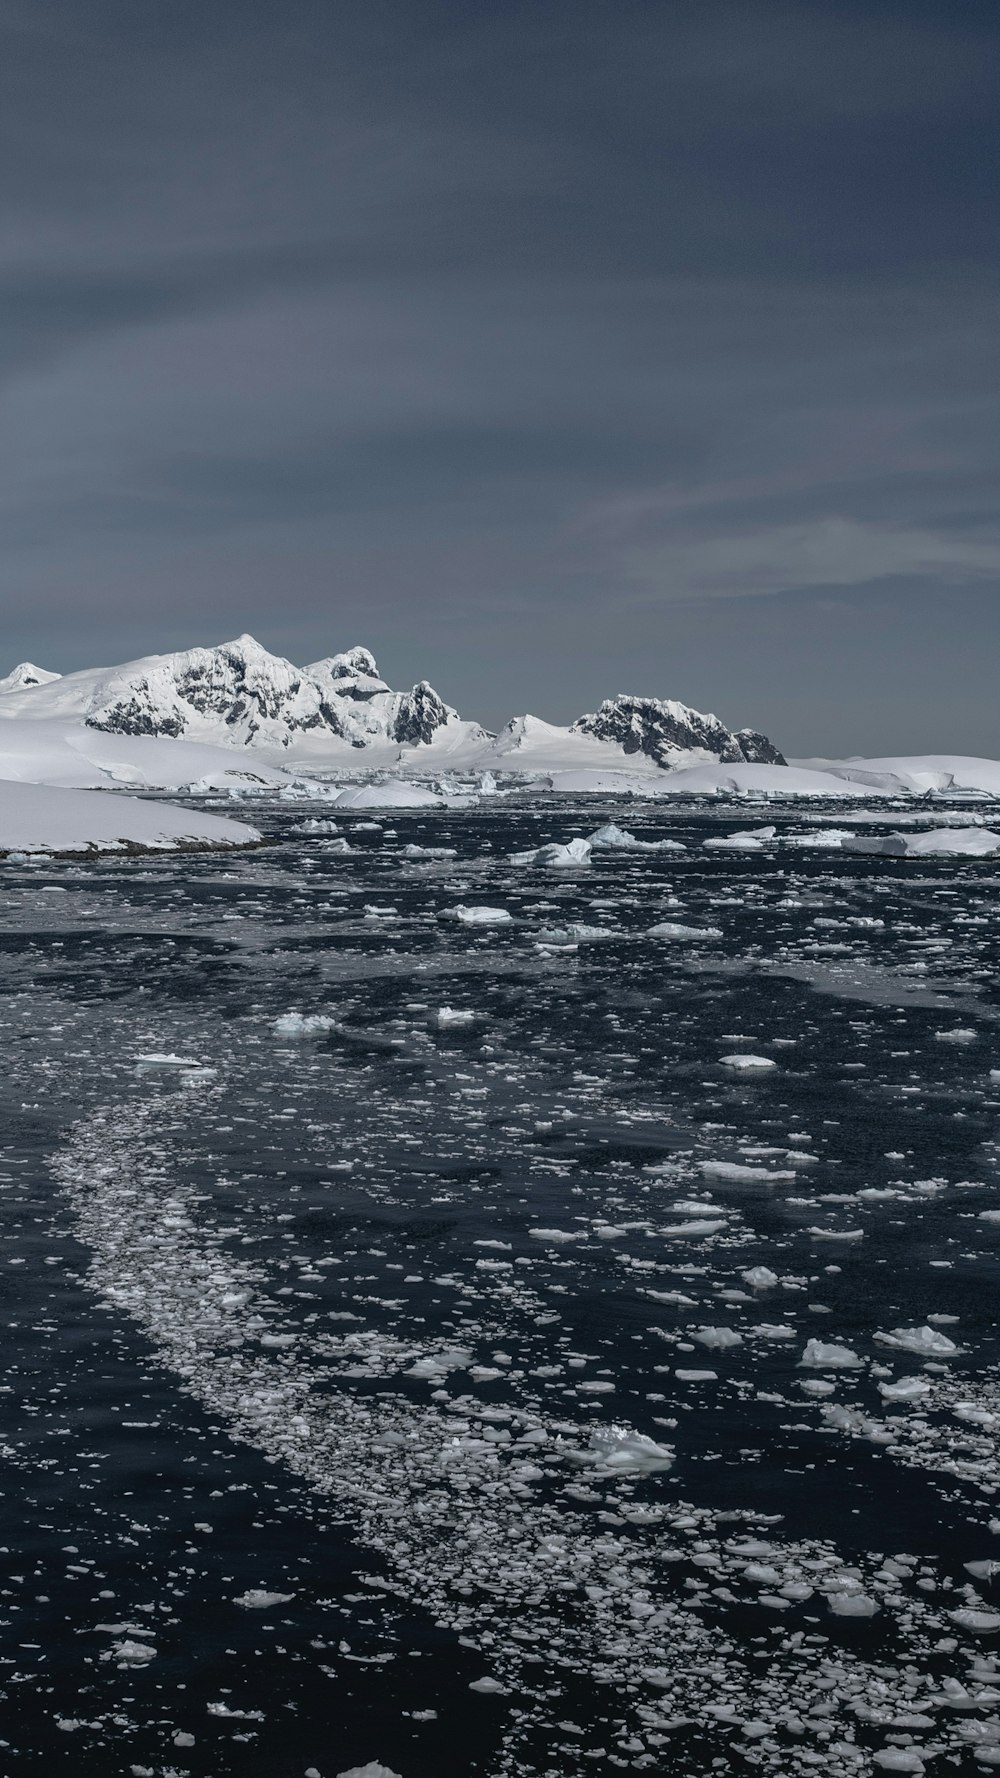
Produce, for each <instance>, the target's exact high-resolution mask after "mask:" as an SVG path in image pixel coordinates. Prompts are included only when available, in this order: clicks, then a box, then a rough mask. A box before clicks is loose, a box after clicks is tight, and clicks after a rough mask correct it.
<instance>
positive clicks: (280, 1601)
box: [233, 1587, 295, 1611]
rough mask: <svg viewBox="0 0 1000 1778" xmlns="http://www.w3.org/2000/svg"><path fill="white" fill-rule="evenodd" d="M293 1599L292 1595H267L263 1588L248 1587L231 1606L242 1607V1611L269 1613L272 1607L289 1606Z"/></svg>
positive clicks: (293, 1595)
mask: <svg viewBox="0 0 1000 1778" xmlns="http://www.w3.org/2000/svg"><path fill="white" fill-rule="evenodd" d="M294 1598H295V1594H294V1593H268V1592H267V1591H266V1590H265V1589H264V1588H263V1587H248V1588H247V1590H246V1592H245V1593H241V1594H240V1595H239V1598H237V1599H234V1600H233V1604H234V1605H242V1607H243V1609H244V1611H270V1609H271V1607H272V1605H290V1604H291V1602H292V1600H293V1599H294Z"/></svg>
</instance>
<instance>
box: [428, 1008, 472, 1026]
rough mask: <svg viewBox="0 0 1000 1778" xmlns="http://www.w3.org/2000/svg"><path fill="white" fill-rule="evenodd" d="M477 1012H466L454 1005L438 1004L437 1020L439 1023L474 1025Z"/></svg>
mask: <svg viewBox="0 0 1000 1778" xmlns="http://www.w3.org/2000/svg"><path fill="white" fill-rule="evenodd" d="M477 1017H478V1014H476V1013H474V1012H467V1011H464V1010H461V1009H459V1008H457V1007H454V1006H439V1007H438V1010H437V1022H438V1024H439V1025H474V1024H475V1022H476V1019H477Z"/></svg>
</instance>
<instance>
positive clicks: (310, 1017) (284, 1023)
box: [274, 1012, 339, 1038]
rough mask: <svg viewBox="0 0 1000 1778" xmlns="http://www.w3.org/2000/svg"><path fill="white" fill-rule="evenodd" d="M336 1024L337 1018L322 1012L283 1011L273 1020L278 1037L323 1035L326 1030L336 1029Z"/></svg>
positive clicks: (337, 1024)
mask: <svg viewBox="0 0 1000 1778" xmlns="http://www.w3.org/2000/svg"><path fill="white" fill-rule="evenodd" d="M338 1026H339V1020H337V1019H333V1018H330V1017H329V1015H328V1014H327V1013H322V1012H283V1013H282V1014H281V1016H280V1018H277V1019H275V1021H274V1029H275V1032H276V1034H277V1035H278V1036H279V1037H295V1038H309V1037H325V1036H326V1034H327V1032H328V1031H336V1030H337V1029H338Z"/></svg>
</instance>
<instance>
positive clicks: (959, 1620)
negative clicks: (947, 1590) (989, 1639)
mask: <svg viewBox="0 0 1000 1778" xmlns="http://www.w3.org/2000/svg"><path fill="white" fill-rule="evenodd" d="M948 1616H949V1617H950V1618H951V1621H952V1623H953V1624H958V1626H959V1628H960V1629H962V1630H974V1631H976V1632H978V1633H981V1634H983V1635H989V1634H991V1633H992V1632H993V1631H994V1630H1000V1612H996V1611H976V1610H975V1608H974V1607H972V1606H968V1605H963V1606H960V1607H959V1609H958V1610H957V1611H949V1613H948Z"/></svg>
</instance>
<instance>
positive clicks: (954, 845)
mask: <svg viewBox="0 0 1000 1778" xmlns="http://www.w3.org/2000/svg"><path fill="white" fill-rule="evenodd" d="M843 849H844V851H845V852H879V853H881V854H882V855H883V857H886V858H936V857H947V858H963V857H964V858H991V857H992V856H993V854H994V853H996V852H1000V833H991V832H990V830H989V828H987V827H935V828H932V829H931V831H930V832H929V833H889V834H883V835H877V834H876V835H871V836H870V837H869V836H867V835H862V834H859V835H857V836H856V837H854V838H852V839H848V840H844V841H843Z"/></svg>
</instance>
